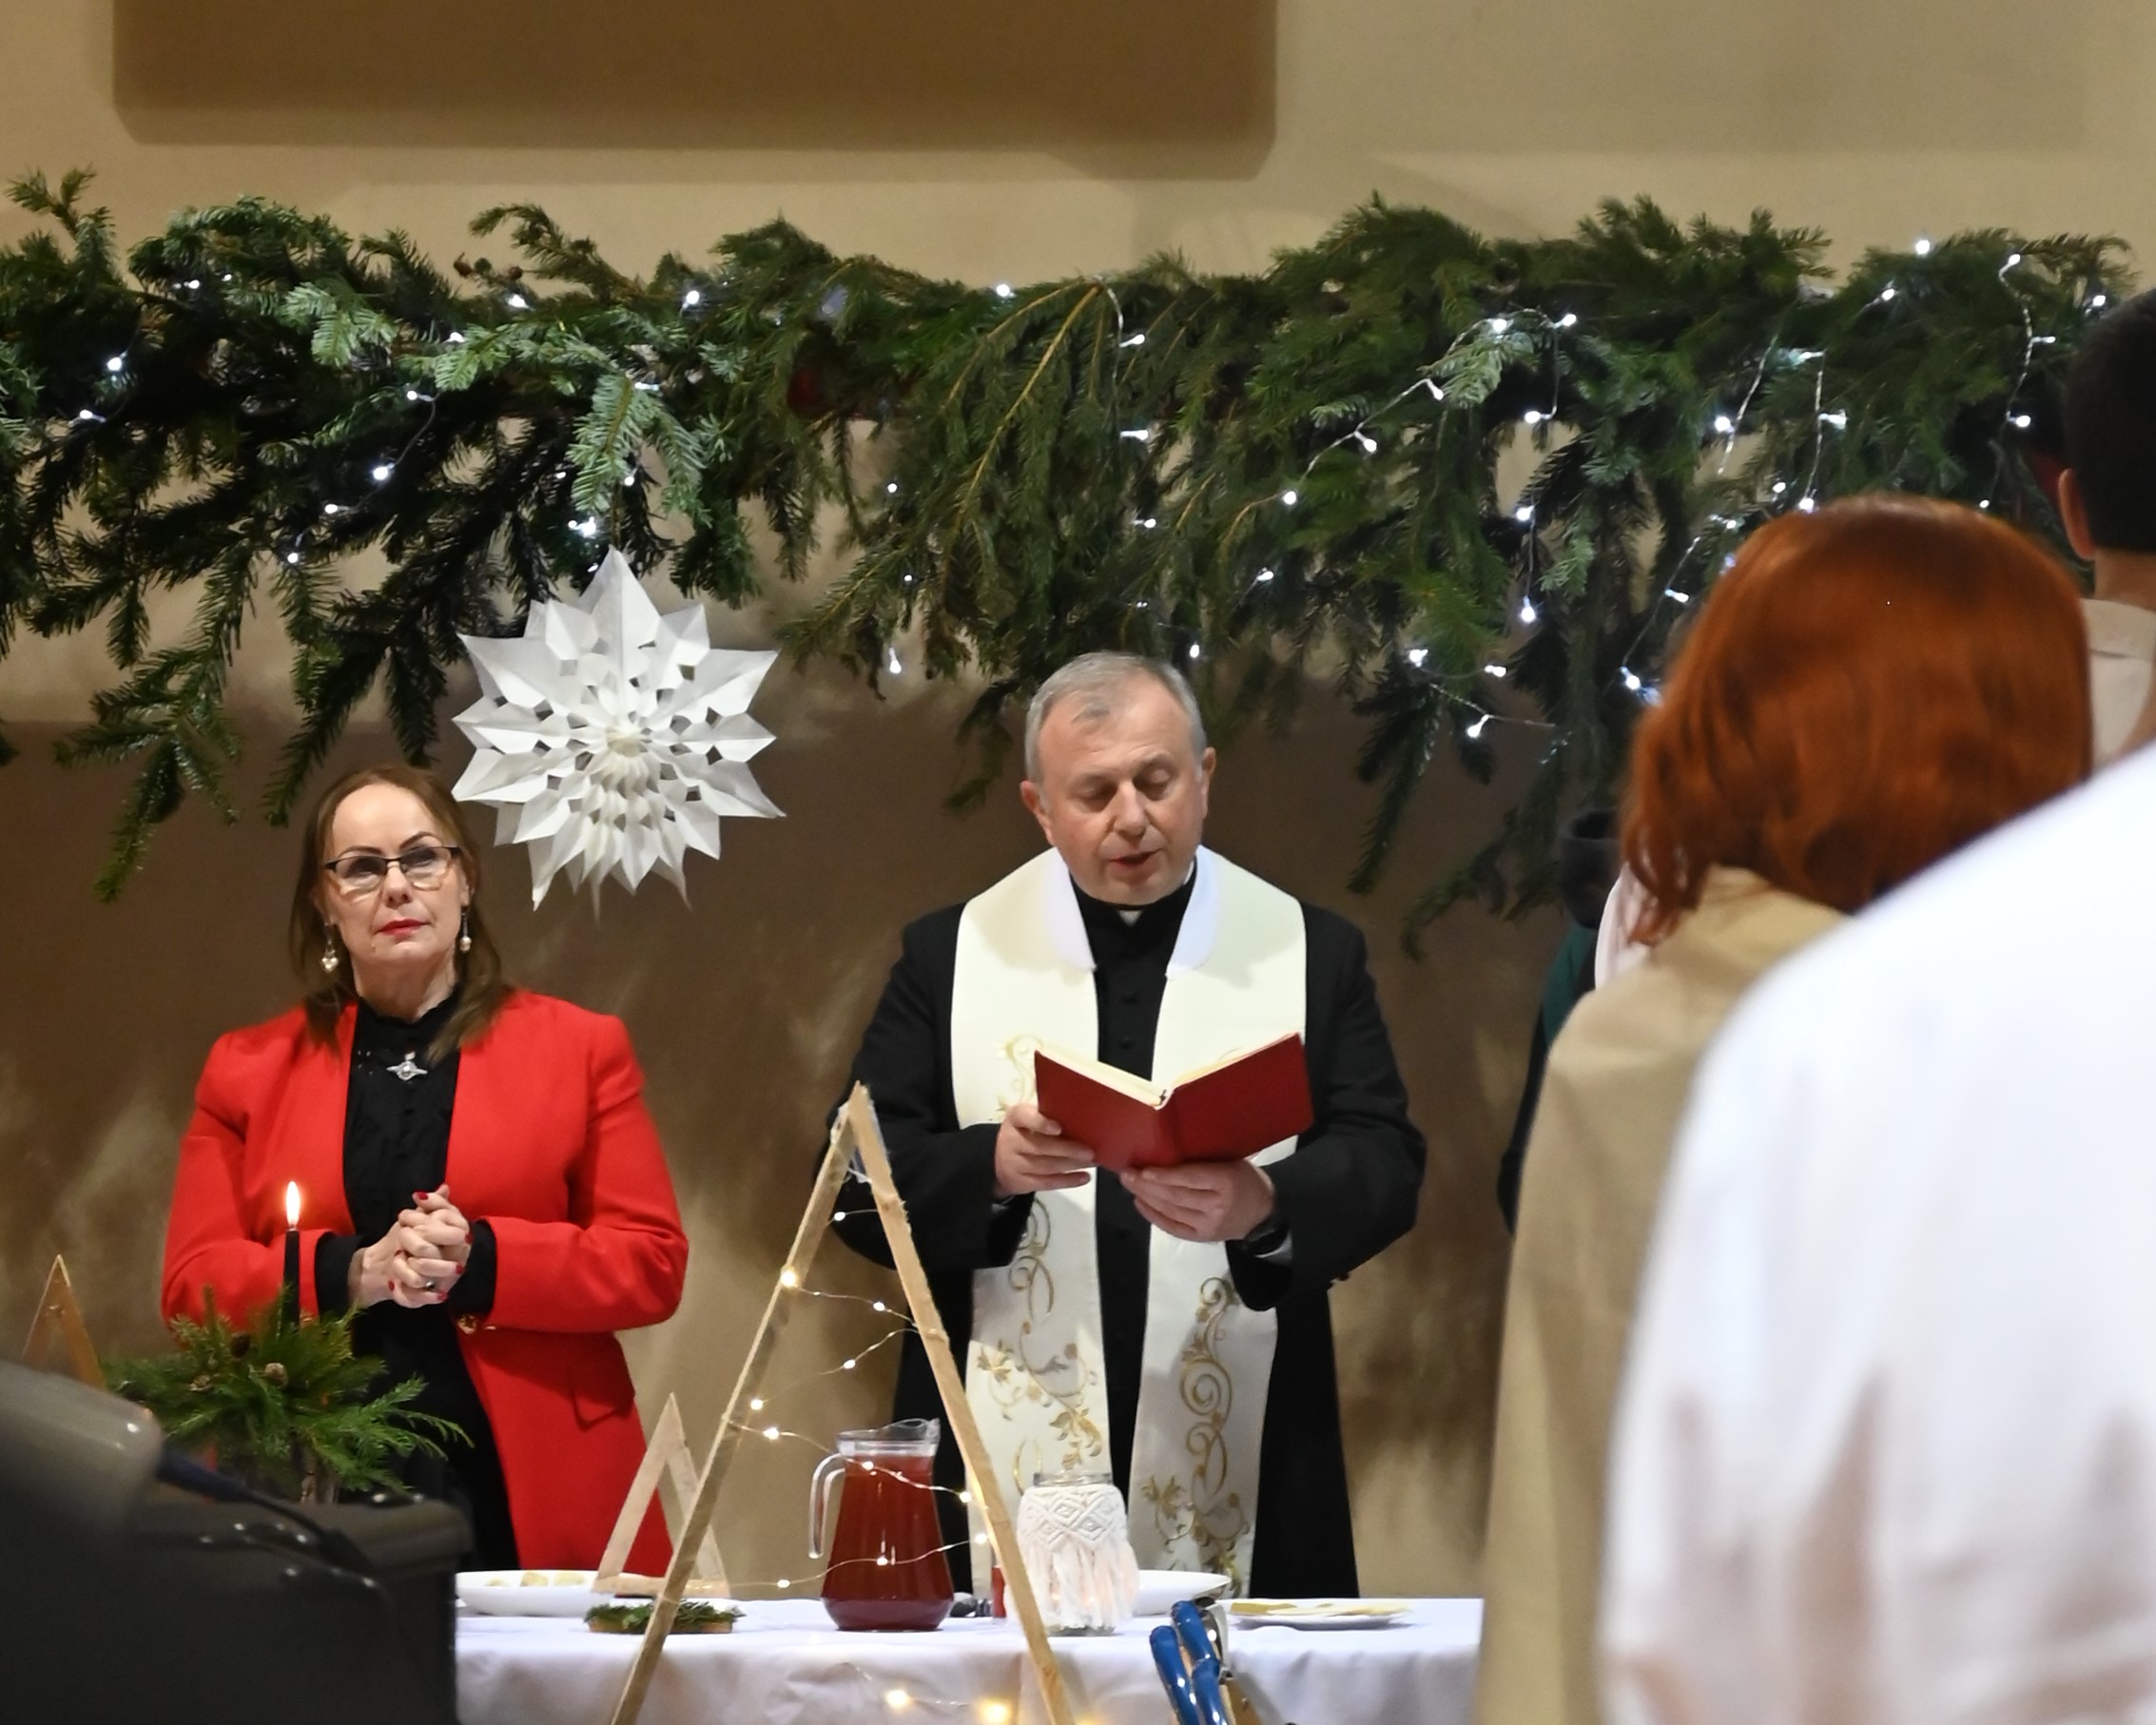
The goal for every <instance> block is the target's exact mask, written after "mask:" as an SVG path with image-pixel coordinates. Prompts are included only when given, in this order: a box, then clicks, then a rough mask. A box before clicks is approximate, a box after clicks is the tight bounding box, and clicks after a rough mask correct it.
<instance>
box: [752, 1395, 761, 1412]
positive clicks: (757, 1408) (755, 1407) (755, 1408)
mask: <svg viewBox="0 0 2156 1725" xmlns="http://www.w3.org/2000/svg"><path fill="white" fill-rule="evenodd" d="M748 1411H749V1412H750V1413H762V1412H763V1411H764V1398H763V1397H762V1396H750V1397H749V1398H748Z"/></svg>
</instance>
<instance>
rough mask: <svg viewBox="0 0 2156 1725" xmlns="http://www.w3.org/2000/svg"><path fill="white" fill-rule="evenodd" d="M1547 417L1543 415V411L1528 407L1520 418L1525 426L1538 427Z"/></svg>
mask: <svg viewBox="0 0 2156 1725" xmlns="http://www.w3.org/2000/svg"><path fill="white" fill-rule="evenodd" d="M1548 417H1549V416H1548V415H1547V414H1545V413H1544V412H1543V410H1542V409H1541V408H1539V407H1530V408H1529V409H1527V411H1526V412H1525V413H1524V414H1522V415H1521V416H1520V418H1521V420H1522V422H1523V423H1525V424H1527V425H1540V424H1541V423H1542V422H1543V421H1544V419H1546V418H1548Z"/></svg>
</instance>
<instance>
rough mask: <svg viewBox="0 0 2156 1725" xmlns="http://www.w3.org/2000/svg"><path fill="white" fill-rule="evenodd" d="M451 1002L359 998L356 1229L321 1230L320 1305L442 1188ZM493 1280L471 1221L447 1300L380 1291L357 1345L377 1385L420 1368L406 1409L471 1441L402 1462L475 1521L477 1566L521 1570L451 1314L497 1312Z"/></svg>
mask: <svg viewBox="0 0 2156 1725" xmlns="http://www.w3.org/2000/svg"><path fill="white" fill-rule="evenodd" d="M454 1011H456V996H455V995H454V994H453V995H451V996H450V998H448V999H446V1000H444V1001H442V1003H441V1004H440V1005H438V1006H437V1007H435V1008H434V1009H433V1010H432V1011H431V1012H429V1013H427V1014H426V1015H425V1016H424V1017H422V1018H417V1019H413V1020H409V1021H408V1020H405V1019H401V1018H389V1017H387V1016H385V1015H383V1014H381V1013H378V1012H377V1011H375V1010H374V1008H373V1007H371V1006H369V1005H367V1004H366V1002H365V1001H363V1000H362V1001H361V1002H360V1003H359V1017H358V1019H357V1021H356V1023H355V1024H354V1026H353V1034H352V1066H351V1072H350V1076H349V1077H348V1078H347V1080H346V1089H345V1102H344V1202H345V1206H346V1208H347V1209H348V1210H350V1211H351V1212H352V1226H353V1228H354V1229H355V1232H353V1233H349V1234H325V1235H324V1236H323V1237H322V1239H321V1242H320V1245H319V1246H318V1247H317V1249H316V1252H315V1289H316V1293H317V1297H318V1300H319V1302H320V1306H321V1308H322V1310H323V1311H325V1312H335V1311H341V1310H343V1309H344V1307H345V1305H346V1300H347V1295H346V1289H347V1285H348V1281H349V1278H350V1274H351V1266H352V1259H353V1257H354V1255H355V1254H356V1253H358V1252H359V1251H361V1250H364V1249H365V1248H366V1247H368V1246H370V1245H372V1244H373V1243H374V1242H375V1241H377V1240H379V1239H380V1238H381V1236H382V1235H383V1234H385V1233H387V1232H388V1231H390V1229H391V1227H393V1226H394V1225H395V1223H396V1221H397V1217H398V1212H399V1211H404V1210H408V1209H409V1208H411V1206H412V1203H413V1200H414V1195H415V1194H416V1193H420V1192H432V1191H434V1189H435V1188H436V1187H437V1186H439V1185H440V1184H441V1182H442V1179H443V1176H444V1174H445V1173H446V1172H447V1170H448V1166H449V1127H450V1118H451V1115H452V1114H453V1113H454V1111H455V1108H456V1070H457V1064H458V1053H457V1051H456V1049H451V1050H450V1052H449V1053H448V1054H447V1055H446V1056H443V1057H442V1058H440V1059H438V1060H437V1059H436V1058H434V1057H433V1056H432V1055H431V1054H430V1053H429V1046H430V1044H431V1043H432V1042H433V1041H434V1038H435V1037H436V1036H437V1035H438V1034H439V1032H440V1030H441V1028H442V1026H443V1024H445V1023H446V1022H447V1021H448V1018H449V1016H450V1014H451V1013H453V1012H454ZM450 1196H451V1197H452V1199H454V1198H455V1197H456V1193H455V1192H454V1191H452V1192H451V1193H450ZM494 1288H495V1237H494V1230H493V1229H492V1228H490V1227H489V1226H488V1225H487V1224H486V1223H485V1222H483V1221H481V1222H475V1223H474V1224H473V1225H472V1250H471V1256H470V1258H469V1260H468V1261H467V1263H466V1265H465V1268H464V1273H463V1274H462V1275H461V1276H459V1277H458V1278H457V1279H456V1286H455V1287H454V1288H453V1289H451V1290H450V1294H449V1298H448V1299H447V1300H446V1301H445V1302H443V1303H442V1304H441V1305H439V1306H428V1307H418V1308H413V1307H405V1306H399V1305H398V1304H397V1302H396V1301H395V1300H382V1301H379V1302H377V1303H376V1304H375V1305H373V1306H370V1307H368V1308H366V1309H365V1310H364V1311H362V1312H360V1313H359V1316H358V1317H357V1318H355V1319H354V1320H353V1324H352V1343H353V1347H354V1348H355V1350H356V1351H358V1352H359V1353H362V1354H372V1355H374V1356H375V1357H376V1358H378V1359H379V1360H380V1362H381V1370H380V1371H379V1373H378V1374H377V1377H376V1380H375V1382H376V1387H377V1388H378V1389H386V1388H388V1387H390V1386H393V1385H396V1384H398V1383H401V1382H402V1381H403V1380H404V1379H406V1378H411V1377H417V1378H418V1379H419V1380H420V1382H421V1385H422V1386H423V1387H422V1388H421V1390H420V1392H419V1395H418V1398H417V1399H416V1400H414V1401H413V1402H412V1403H411V1404H410V1405H411V1407H412V1408H413V1409H414V1410H415V1411H416V1412H419V1413H428V1414H433V1415H435V1416H437V1418H439V1419H444V1420H450V1421H453V1422H455V1423H456V1425H457V1426H459V1427H460V1428H461V1429H462V1431H463V1432H464V1435H465V1439H466V1442H463V1443H456V1442H454V1441H453V1442H451V1443H448V1444H445V1445H444V1448H445V1450H446V1452H447V1453H446V1454H445V1455H443V1456H441V1457H438V1458H437V1457H433V1456H427V1455H423V1454H415V1455H412V1456H408V1457H406V1458H405V1461H404V1463H403V1464H402V1465H401V1467H400V1469H399V1471H400V1473H401V1474H402V1477H403V1479H404V1481H405V1483H406V1484H408V1485H409V1486H411V1487H412V1489H414V1490H415V1491H419V1492H423V1493H425V1494H426V1495H427V1496H430V1497H438V1498H442V1499H444V1500H446V1501H448V1502H453V1503H455V1504H456V1505H457V1507H458V1508H460V1509H462V1510H463V1511H464V1513H465V1515H466V1516H467V1517H468V1518H469V1519H470V1520H471V1522H472V1537H473V1559H472V1563H471V1566H472V1567H474V1568H479V1569H515V1568H516V1567H517V1562H516V1536H515V1531H514V1529H513V1528H512V1526H511V1523H510V1519H509V1497H508V1492H507V1489H506V1487H505V1486H504V1484H503V1483H502V1475H501V1458H500V1456H499V1454H498V1453H497V1452H496V1450H495V1437H494V1427H493V1425H490V1424H489V1422H488V1420H487V1410H486V1408H485V1406H484V1405H482V1404H481V1402H480V1401H479V1392H478V1390H477V1389H476V1387H475V1386H474V1385H473V1383H472V1374H471V1372H470V1371H469V1370H468V1369H467V1368H466V1367H465V1365H464V1354H463V1350H462V1348H461V1347H459V1346H458V1344H457V1339H456V1319H457V1318H458V1317H459V1316H461V1315H463V1314H464V1313H467V1312H469V1313H471V1314H473V1315H475V1316H481V1315H484V1314H485V1313H486V1312H488V1311H489V1310H491V1309H492V1308H493V1307H494Z"/></svg>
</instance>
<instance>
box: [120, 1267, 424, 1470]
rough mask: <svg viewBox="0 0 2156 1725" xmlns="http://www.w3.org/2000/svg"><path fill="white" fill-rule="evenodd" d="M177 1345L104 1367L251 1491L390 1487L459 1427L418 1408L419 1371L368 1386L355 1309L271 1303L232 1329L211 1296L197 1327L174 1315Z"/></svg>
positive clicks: (374, 1365) (369, 1373) (177, 1437)
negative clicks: (314, 1478)
mask: <svg viewBox="0 0 2156 1725" xmlns="http://www.w3.org/2000/svg"><path fill="white" fill-rule="evenodd" d="M172 1337H173V1340H174V1341H175V1342H177V1343H178V1344H179V1351H178V1352H176V1353H170V1354H162V1355H159V1356H158V1357H156V1358H154V1359H145V1360H120V1361H114V1362H110V1363H108V1364H107V1366H106V1368H105V1378H106V1383H107V1385H108V1386H110V1387H111V1389H112V1392H113V1394H115V1395H120V1396H125V1397H126V1398H127V1400H128V1401H130V1402H139V1403H140V1404H142V1405H143V1406H145V1407H146V1408H148V1409H149V1411H150V1412H151V1413H152V1414H154V1415H155V1416H156V1418H157V1423H158V1425H160V1426H162V1427H163V1428H164V1431H165V1436H166V1437H167V1438H168V1439H170V1440H171V1441H172V1442H173V1443H175V1444H180V1445H181V1446H182V1447H183V1448H185V1449H188V1450H192V1451H195V1452H198V1453H200V1454H202V1455H204V1456H205V1457H212V1458H214V1460H215V1462H216V1464H217V1466H218V1467H219V1468H220V1469H222V1470H223V1472H225V1473H228V1474H231V1475H232V1476H234V1477H235V1478H236V1479H242V1480H244V1481H246V1482H247V1483H249V1484H250V1485H253V1486H255V1487H256V1488H257V1489H258V1490H262V1491H267V1492H271V1493H273V1494H275V1495H277V1496H280V1497H285V1498H289V1497H293V1496H295V1495H296V1494H297V1493H298V1491H299V1489H300V1483H301V1480H302V1479H303V1478H304V1477H305V1476H307V1475H308V1474H317V1475H324V1476H327V1477H328V1478H329V1479H331V1480H333V1481H335V1482H336V1483H337V1484H338V1485H339V1486H340V1487H341V1488H342V1489H344V1490H347V1491H370V1490H372V1489H374V1488H375V1487H377V1486H380V1485H394V1484H396V1483H397V1474H396V1473H395V1471H394V1468H393V1463H395V1462H396V1461H397V1460H398V1458H399V1457H402V1456H407V1455H410V1454H411V1453H412V1452H413V1451H415V1450H420V1451H424V1452H425V1453H427V1454H429V1455H439V1454H440V1453H441V1440H443V1439H445V1438H454V1437H460V1436H462V1433H461V1432H459V1431H458V1429H457V1428H456V1426H455V1425H452V1424H450V1422H448V1421H447V1420H439V1419H436V1418H435V1417H434V1416H433V1415H431V1414H421V1413H414V1412H413V1411H411V1409H410V1408H409V1406H408V1405H407V1404H408V1403H410V1402H411V1400H412V1398H413V1397H414V1396H416V1395H418V1393H419V1389H420V1384H419V1380H418V1379H417V1378H407V1379H406V1380H405V1381H404V1382H403V1383H401V1384H398V1385H397V1386H394V1387H392V1388H390V1389H387V1390H384V1391H382V1392H381V1393H380V1394H379V1395H376V1394H373V1393H371V1390H372V1386H373V1383H374V1378H375V1373H376V1371H377V1369H378V1362H376V1361H374V1360H372V1359H368V1358H366V1357H364V1356H355V1355H354V1353H353V1352H352V1314H351V1313H349V1312H345V1313H341V1314H340V1315H339V1316H336V1317H331V1318H320V1319H314V1318H309V1319H305V1320H302V1321H301V1322H299V1323H294V1322H292V1321H291V1320H290V1319H289V1318H288V1317H287V1316H286V1315H285V1314H284V1311H283V1309H282V1302H280V1301H272V1302H271V1303H270V1304H269V1305H268V1306H267V1307H266V1308H264V1309H263V1310H262V1313H261V1315H260V1316H259V1317H258V1318H257V1319H256V1320H255V1323H254V1327H253V1328H251V1329H246V1330H235V1329H234V1328H232V1325H231V1322H230V1320H228V1319H227V1318H226V1317H225V1316H224V1314H223V1313H222V1312H221V1311H219V1310H218V1309H217V1308H216V1305H215V1304H214V1302H212V1303H211V1304H210V1305H209V1308H208V1309H207V1310H206V1311H205V1312H204V1321H203V1322H202V1323H200V1324H197V1323H195V1322H193V1321H192V1320H191V1319H187V1318H175V1319H174V1320H173V1321H172Z"/></svg>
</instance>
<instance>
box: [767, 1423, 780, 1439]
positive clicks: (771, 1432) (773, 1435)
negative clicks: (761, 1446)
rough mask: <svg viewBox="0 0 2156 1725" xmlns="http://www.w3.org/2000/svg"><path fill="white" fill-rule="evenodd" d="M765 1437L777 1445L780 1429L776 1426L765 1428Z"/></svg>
mask: <svg viewBox="0 0 2156 1725" xmlns="http://www.w3.org/2000/svg"><path fill="white" fill-rule="evenodd" d="M764 1435H765V1436H766V1437H767V1438H768V1439H769V1440H770V1441H771V1442H772V1443H774V1444H776V1443H777V1442H778V1441H779V1428H778V1427H777V1426H776V1425H767V1426H765V1427H764Z"/></svg>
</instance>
